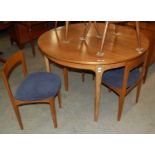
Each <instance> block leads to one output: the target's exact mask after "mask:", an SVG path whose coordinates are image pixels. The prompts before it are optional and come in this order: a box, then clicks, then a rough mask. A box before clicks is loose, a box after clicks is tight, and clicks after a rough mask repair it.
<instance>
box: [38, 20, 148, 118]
mask: <svg viewBox="0 0 155 155" xmlns="http://www.w3.org/2000/svg"><path fill="white" fill-rule="evenodd" d="M104 27H105V24H104V23H97V31H98V32H97V31H96V28H95V27H94V25H93V24H92V25H91V27H90V29H89V31H88V33H87V36H86V37H85V39H82V36H83V32H84V30H85V24H84V23H78V24H77V23H76V24H70V25H69V27H68V36H67V40H66V28H65V26H61V27H58V28H54V29H51V30H50V31H47V32H45V33H43V34H42V35H41V36H40V37H39V39H38V46H39V48H40V50H41V52H42V53H43V55H44V59H45V65H46V70H47V71H48V72H50V61H52V62H54V63H56V64H59V65H62V66H63V67H64V84H65V90H68V68H76V69H83V70H91V71H93V72H94V73H95V82H96V86H95V104H94V120H95V121H98V119H99V109H100V95H101V82H102V74H103V73H104V72H105V71H106V70H109V69H112V68H117V67H119V66H122V64H124V63H125V62H127V61H130V60H131V59H134V58H136V57H139V56H140V55H141V54H142V53H143V52H147V49H148V47H149V41H148V39H147V38H146V37H145V36H144V35H143V34H142V33H140V39H141V47H142V50H138V49H137V47H138V42H137V36H136V31H135V29H132V28H129V27H126V26H120V25H117V26H116V27H115V26H114V25H113V24H110V26H109V28H108V32H107V35H106V39H105V43H104V46H103V51H102V54H101V55H98V54H97V53H98V52H99V50H100V47H101V40H102V39H101V38H100V36H98V33H100V34H103V32H104ZM114 28H115V33H114ZM116 31H117V33H116ZM100 52H101V51H100Z"/></svg>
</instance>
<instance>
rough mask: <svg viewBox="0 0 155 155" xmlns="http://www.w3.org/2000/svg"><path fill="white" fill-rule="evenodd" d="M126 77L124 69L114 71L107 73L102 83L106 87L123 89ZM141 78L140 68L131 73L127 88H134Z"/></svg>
mask: <svg viewBox="0 0 155 155" xmlns="http://www.w3.org/2000/svg"><path fill="white" fill-rule="evenodd" d="M123 76H124V68H119V69H112V70H109V71H106V72H105V73H104V74H103V76H102V82H103V83H104V84H106V85H109V86H112V87H115V88H121V87H122V82H123ZM139 76H140V71H139V68H135V69H133V70H132V71H130V73H129V78H128V84H127V87H130V86H132V85H133V84H135V82H136V81H137V80H138V78H139Z"/></svg>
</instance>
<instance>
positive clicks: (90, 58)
mask: <svg viewBox="0 0 155 155" xmlns="http://www.w3.org/2000/svg"><path fill="white" fill-rule="evenodd" d="M113 28H114V26H113V24H110V26H109V29H108V33H107V36H106V41H105V44H104V47H103V50H104V55H103V56H97V55H96V53H97V52H98V51H99V49H100V47H101V39H99V38H98V37H97V33H96V29H95V27H94V25H93V24H92V25H91V28H90V30H89V33H88V35H87V37H86V41H81V40H80V37H81V36H82V34H83V32H84V24H83V23H80V24H71V25H69V32H68V40H69V42H65V27H64V26H63V27H58V28H57V29H56V30H55V29H52V30H50V31H47V32H45V33H44V34H42V35H41V36H40V37H39V39H38V45H39V48H40V49H41V51H42V52H43V54H45V55H47V56H48V57H50V58H51V59H55V60H59V61H65V62H70V63H77V64H96V65H99V64H100V65H106V64H115V63H120V62H124V61H127V60H130V59H133V58H136V57H138V56H139V55H140V53H139V52H138V51H137V50H136V48H137V47H138V43H137V37H136V31H135V30H134V29H132V28H129V27H125V26H118V25H117V26H116V29H117V31H118V32H119V34H118V35H114V34H113V32H114V29H113ZM98 29H99V32H100V34H102V33H103V30H104V24H103V23H98ZM101 36H102V35H101ZM141 46H142V48H143V49H144V50H143V52H145V51H146V50H147V49H148V47H149V41H148V39H147V38H146V37H145V36H144V35H143V34H141Z"/></svg>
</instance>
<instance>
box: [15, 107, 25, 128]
mask: <svg viewBox="0 0 155 155" xmlns="http://www.w3.org/2000/svg"><path fill="white" fill-rule="evenodd" d="M14 111H15V114H16V117H17V120H18V123H19V126H20V128H21V129H22V130H23V123H22V119H21V116H20V112H19V109H18V107H17V106H14Z"/></svg>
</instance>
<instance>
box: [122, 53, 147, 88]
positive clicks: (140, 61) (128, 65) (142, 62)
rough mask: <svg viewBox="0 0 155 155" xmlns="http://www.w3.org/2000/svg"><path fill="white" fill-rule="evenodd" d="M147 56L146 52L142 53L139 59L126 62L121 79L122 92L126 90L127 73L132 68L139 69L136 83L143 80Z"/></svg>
mask: <svg viewBox="0 0 155 155" xmlns="http://www.w3.org/2000/svg"><path fill="white" fill-rule="evenodd" d="M147 55H148V52H144V53H143V54H141V55H140V56H139V57H137V58H135V59H132V60H130V61H128V62H126V64H125V71H124V77H123V88H124V90H125V89H126V88H127V82H128V77H129V73H130V71H131V70H133V69H134V68H138V67H141V70H140V76H139V79H138V81H139V80H143V78H144V74H145V68H146V62H147Z"/></svg>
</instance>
